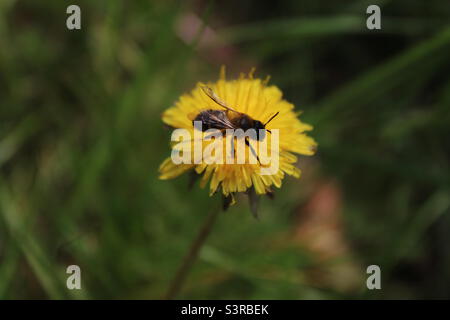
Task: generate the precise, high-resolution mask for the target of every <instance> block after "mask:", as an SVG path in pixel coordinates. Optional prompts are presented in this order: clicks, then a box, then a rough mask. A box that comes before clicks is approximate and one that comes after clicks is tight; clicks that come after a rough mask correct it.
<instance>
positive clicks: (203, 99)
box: [159, 67, 317, 203]
mask: <svg viewBox="0 0 450 320" xmlns="http://www.w3.org/2000/svg"><path fill="white" fill-rule="evenodd" d="M267 82H268V78H267V79H266V80H261V79H256V78H254V77H253V70H252V71H251V72H250V73H249V75H248V76H245V75H243V74H241V76H240V78H239V79H236V80H231V81H227V80H226V79H225V69H224V68H223V67H222V69H221V73H220V79H219V80H218V81H217V82H215V83H207V84H206V85H205V84H203V83H198V84H197V85H196V87H195V88H194V89H193V90H192V91H191V92H190V93H188V94H184V95H182V96H181V97H180V99H179V100H178V101H177V102H176V103H175V105H174V106H173V107H171V108H169V109H167V110H166V111H165V112H164V113H163V115H162V120H163V122H164V123H166V124H168V125H169V126H171V127H173V128H180V129H186V130H188V131H189V132H190V133H191V134H194V133H195V131H196V130H198V129H195V128H194V125H193V121H192V120H193V118H192V115H198V114H199V113H201V112H202V111H205V110H222V111H224V112H225V113H224V114H226V115H227V117H228V118H230V119H233V117H236V114H237V113H242V114H245V115H248V116H249V117H250V118H251V119H255V120H258V121H261V123H265V122H266V121H267V120H268V119H270V118H271V117H273V116H274V114H276V113H277V112H278V114H277V116H276V117H274V118H273V120H271V121H270V122H269V123H267V125H266V126H265V129H267V131H269V132H271V131H273V130H274V129H275V130H276V129H278V132H279V134H278V138H279V143H278V150H274V149H273V148H271V142H270V140H271V139H270V138H269V137H268V136H269V135H265V137H264V138H263V139H261V140H268V141H267V142H268V154H270V153H271V152H277V155H278V156H279V166H278V170H277V171H276V172H273V173H272V174H261V168H262V167H263V166H264V164H262V163H261V162H263V161H262V160H263V159H261V162H259V158H258V162H256V163H249V162H250V161H246V162H245V163H232V164H230V163H226V162H225V161H222V163H221V161H217V162H215V163H214V162H213V163H211V161H207V159H202V160H201V161H200V162H199V163H179V164H176V163H174V161H173V160H172V158H171V157H169V158H167V159H166V160H165V161H164V162H163V163H162V164H161V166H160V168H159V171H160V179H163V180H165V179H172V178H175V177H177V176H179V175H181V174H182V173H184V172H186V171H188V170H195V172H196V173H197V174H198V175H201V181H200V186H201V187H204V186H205V185H207V184H208V182H209V188H210V195H212V194H214V193H216V192H217V191H221V192H222V193H223V195H224V196H225V197H231V198H232V199H231V201H232V203H234V197H233V195H234V194H235V193H238V192H246V191H252V192H253V190H254V192H255V193H256V194H258V195H262V194H266V193H271V192H272V186H275V187H277V188H280V187H281V183H282V180H283V178H284V177H285V175H286V174H287V175H290V176H293V177H296V178H299V177H300V169H298V168H297V167H296V166H295V163H296V162H297V156H296V155H295V154H300V155H313V154H314V152H315V150H316V146H317V144H316V142H315V141H314V140H313V139H312V138H311V137H309V136H308V135H307V134H306V133H305V132H306V131H309V130H312V126H310V125H308V124H306V123H303V122H301V121H300V119H299V118H298V115H299V113H296V112H294V105H293V104H291V103H289V102H287V101H286V100H283V98H282V92H281V91H280V89H278V88H277V87H276V86H273V85H271V86H268V85H267ZM205 86H207V87H208V88H211V89H212V92H215V93H216V95H217V97H218V98H219V97H220V100H221V101H224V103H226V105H228V106H230V107H231V108H232V109H233V110H235V111H237V112H230V111H229V110H225V109H224V108H223V107H222V106H221V105H219V104H218V103H215V102H214V101H213V100H211V99H210V97H208V95H207V94H205V92H204V90H202V89H204V88H205ZM231 121H233V120H231ZM232 139H235V138H234V137H228V136H225V137H224V138H223V143H224V150H227V149H226V147H225V145H226V144H229V143H230V141H231V140H232ZM186 142H188V143H193V139H192V140H190V141H182V142H180V143H175V144H173V145H172V149H173V150H174V149H176V148H179V147H180V144H183V143H186ZM255 142H257V141H250V143H249V144H250V145H251V146H254V148H253V149H254V150H258V148H257V147H256V144H255ZM210 143H212V142H211V141H203V142H202V146H203V148H205V147H206V146H208V145H209V144H210ZM248 147H249V146H248ZM191 150H192V151H191V152H192V157H194V155H193V153H194V151H193V148H191ZM229 156H230V154H225V156H224V157H229ZM235 156H236V155H235ZM255 156H263V155H261V154H258V153H257V152H256V154H255ZM219 157H220V156H219ZM250 157H252V156H251V153H250V152H248V155H246V160H248V159H249V158H250ZM209 160H211V159H209ZM216 160H217V159H216ZM218 160H223V159H218Z"/></svg>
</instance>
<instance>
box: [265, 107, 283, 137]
mask: <svg viewBox="0 0 450 320" xmlns="http://www.w3.org/2000/svg"><path fill="white" fill-rule="evenodd" d="M279 113H280V112H279V111H278V112H277V113H275V114H274V115H273V116H271V117H270V119H269V120H267V122H266V123H264V126H266V125H267V124H268V123H269V122H270V121H272V120H273V119H274V118H275V117H276V116H277V115H278V114H279ZM267 131H269V130H267ZM269 132H270V131H269Z"/></svg>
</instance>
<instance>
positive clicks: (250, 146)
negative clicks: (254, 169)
mask: <svg viewBox="0 0 450 320" xmlns="http://www.w3.org/2000/svg"><path fill="white" fill-rule="evenodd" d="M245 144H246V145H247V146H248V147H249V148H250V150H251V152H252V153H253V155H254V156H255V157H256V160H258V163H259V164H261V161H259V157H258V155H257V154H256V152H255V149H253V147H252V145H251V144H250V141H249V140H248V137H245Z"/></svg>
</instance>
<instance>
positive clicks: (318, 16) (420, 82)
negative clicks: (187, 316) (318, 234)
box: [0, 0, 450, 299]
mask: <svg viewBox="0 0 450 320" xmlns="http://www.w3.org/2000/svg"><path fill="white" fill-rule="evenodd" d="M372 2H373V1H356V0H354V1H343V2H341V1H334V2H333V1H325V0H321V1H294V0H291V1H280V2H273V1H270V2H261V1H246V2H242V1H226V2H219V1H216V2H214V1H209V2H207V1H179V2H178V1H156V0H152V1H128V2H126V1H105V0H102V1H86V0H85V1H73V3H76V4H78V5H79V6H80V7H81V10H82V29H81V30H79V31H69V30H67V28H66V26H65V20H66V18H67V14H66V7H67V6H68V5H69V4H71V3H69V2H64V1H56V0H49V1H31V0H28V1H27V0H23V1H22V0H3V1H1V2H0V298H2V299H14V298H60V299H61V298H106V299H107V298H124V299H133V298H141V299H155V298H160V297H162V295H163V293H164V291H165V290H166V289H167V287H168V285H169V283H170V280H171V279H172V277H173V275H174V272H175V271H176V269H177V267H178V265H179V263H180V261H181V259H182V257H183V255H184V253H185V252H186V250H187V248H188V247H189V245H190V242H191V241H192V239H193V238H194V236H195V234H196V232H197V230H198V228H199V226H200V225H201V223H202V221H203V220H204V217H205V215H206V214H207V213H208V212H209V210H210V208H212V207H215V206H217V204H218V203H219V201H220V199H219V197H217V196H216V197H211V198H210V197H208V195H207V191H206V190H201V189H200V188H197V187H195V188H193V189H192V190H191V191H188V189H187V181H188V178H187V177H181V178H178V179H176V180H173V181H159V180H158V179H157V176H158V173H157V169H158V166H159V164H160V163H161V161H162V160H163V159H164V158H165V157H167V156H168V155H169V151H170V149H169V144H168V141H169V139H170V131H169V130H167V129H166V128H164V126H163V125H162V123H161V120H160V114H161V112H162V111H163V110H164V109H165V108H167V107H169V106H171V105H172V104H173V103H174V101H176V99H177V97H178V96H179V95H181V94H182V93H183V92H185V91H187V90H189V89H190V88H192V87H193V85H194V84H195V83H196V82H197V81H207V80H215V79H216V77H217V74H218V70H219V66H220V64H222V63H224V64H227V66H228V70H229V77H234V76H237V75H238V73H239V72H247V71H248V69H244V70H243V69H242V68H243V66H245V67H247V66H248V65H249V64H250V65H254V66H256V67H257V70H258V71H257V74H258V75H260V76H265V75H266V74H271V76H272V80H271V82H272V83H274V84H276V85H278V86H280V88H281V89H283V91H284V93H285V97H286V99H288V100H289V101H292V102H293V103H295V105H296V106H297V108H298V109H299V110H303V111H304V113H303V115H302V119H303V120H304V121H305V122H309V123H312V124H313V125H314V127H315V128H314V131H313V132H312V136H313V137H314V138H315V139H316V140H317V141H318V143H319V151H318V154H317V155H316V156H314V157H313V158H311V159H305V157H301V159H300V163H299V166H300V168H302V169H303V170H304V177H302V179H300V180H298V181H295V180H294V179H291V178H288V179H286V180H285V181H284V185H283V188H282V189H281V190H280V191H278V192H277V195H276V198H275V200H273V201H269V200H266V199H264V200H263V202H262V208H261V211H262V212H261V219H260V221H257V220H255V219H253V217H252V216H251V215H250V213H249V210H248V207H247V203H246V201H245V200H246V199H245V198H242V199H240V200H241V201H240V203H239V204H238V205H236V206H234V207H232V208H231V209H230V210H229V212H226V213H224V214H223V215H221V217H219V221H218V223H217V225H216V226H215V227H214V232H213V234H212V235H211V237H210V238H209V239H208V242H207V244H206V246H205V247H204V248H203V249H202V251H201V253H200V257H199V260H198V262H197V263H196V265H195V266H194V269H193V270H192V272H191V274H190V277H189V279H188V281H187V283H186V286H185V288H184V290H183V291H182V293H181V295H180V298H214V299H215V298H217V299H224V298H246V299H256V298H260V299H306V298H318V299H331V298H382V299H389V298H449V297H450V247H449V246H450V233H449V232H448V231H449V227H450V214H449V207H450V193H449V191H450V190H449V188H450V171H449V170H450V168H449V160H450V144H449V136H450V78H449V76H448V75H449V72H450V59H449V57H450V55H449V52H450V51H449V50H450V25H449V24H448V23H449V17H450V6H448V4H447V3H446V2H445V1H438V0H432V1H406V0H405V1H395V2H394V1H386V0H385V1H378V4H379V5H380V6H381V8H382V30H376V31H369V30H367V28H366V26H365V19H366V17H367V15H366V13H365V10H366V8H367V6H368V5H369V4H373V3H372ZM187 14H195V15H196V16H197V17H198V18H199V19H200V20H203V21H205V23H206V25H208V27H210V28H211V29H212V30H214V31H215V32H216V35H217V37H218V38H220V39H221V41H222V42H223V43H224V46H225V47H226V48H228V49H229V48H232V52H233V55H232V56H231V58H228V59H226V58H221V57H220V55H219V56H216V55H215V53H217V52H220V50H221V49H220V48H219V49H218V50H219V51H217V50H216V51H214V50H208V49H202V47H201V45H200V44H201V41H200V39H201V35H202V33H203V32H204V31H205V28H201V29H200V30H199V31H197V35H196V36H194V37H193V38H192V39H191V40H189V41H186V40H185V39H183V38H182V37H180V34H179V32H178V31H177V30H179V28H178V29H177V27H176V26H179V25H180V21H182V17H184V16H186V15H187ZM181 26H182V27H183V25H181ZM185 27H189V26H185ZM224 50H225V49H223V50H222V51H224ZM329 180H331V181H335V183H336V185H337V186H338V187H339V190H340V191H341V194H342V202H343V205H342V209H341V211H342V216H341V218H342V224H343V228H342V230H341V232H342V234H343V237H344V238H345V239H346V241H347V243H348V248H349V249H348V250H349V252H350V253H349V254H347V255H346V256H345V257H344V258H343V259H344V260H345V261H347V262H345V263H348V260H351V261H352V262H351V263H353V264H354V265H355V266H356V268H355V270H356V271H355V272H357V273H359V275H356V278H359V277H360V278H361V279H362V280H361V281H360V282H358V283H357V285H356V286H354V287H352V288H351V289H346V290H343V289H340V287H336V286H334V285H332V284H331V283H328V282H327V281H325V282H324V281H322V282H320V281H318V282H315V281H314V280H311V277H310V273H311V270H317V269H320V268H323V267H324V265H323V264H327V263H328V264H330V263H331V264H339V263H342V259H341V260H339V259H337V260H336V261H332V262H322V260H320V259H319V260H318V259H316V257H315V254H314V252H311V251H310V250H308V249H307V248H306V246H305V245H302V243H298V242H295V241H293V240H292V237H290V236H289V235H290V234H292V233H293V232H295V228H294V227H293V226H294V225H295V224H297V223H298V219H297V218H296V217H297V214H298V212H300V211H302V209H301V208H303V207H304V206H305V205H306V204H307V203H308V200H309V199H310V198H311V196H312V195H313V193H314V190H316V189H317V188H318V186H319V185H320V183H321V182H322V181H329ZM331 250H332V249H331ZM70 264H76V265H79V266H80V267H81V270H82V287H83V289H82V290H78V291H77V290H73V291H70V290H67V289H66V287H65V281H66V277H67V275H66V273H65V270H66V267H67V266H68V265H70ZM369 264H377V265H380V266H381V269H382V290H380V291H368V290H366V289H365V278H366V273H365V268H366V267H367V266H368V265H369ZM331 276H332V277H333V274H332V275H331ZM335 277H340V275H338V274H336V275H335ZM350 278H351V276H350ZM344 280H345V279H344ZM349 281H350V280H349Z"/></svg>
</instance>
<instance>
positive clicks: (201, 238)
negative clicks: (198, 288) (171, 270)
mask: <svg viewBox="0 0 450 320" xmlns="http://www.w3.org/2000/svg"><path fill="white" fill-rule="evenodd" d="M219 212H220V209H215V210H213V211H212V212H211V213H210V214H209V215H208V216H207V218H206V220H205V221H204V222H203V225H202V227H201V229H200V231H199V232H198V234H197V237H196V238H195V239H194V241H193V242H192V244H191V247H190V248H189V251H188V253H187V254H186V255H185V257H184V259H183V261H182V263H181V265H180V267H179V268H178V270H177V273H176V275H175V277H174V278H173V280H172V282H171V284H170V287H169V290H168V291H167V293H166V295H165V299H167V300H172V299H174V298H175V297H176V296H177V295H178V293H179V292H180V290H181V288H182V286H183V284H184V282H185V280H186V276H187V275H188V273H189V271H190V269H191V267H192V265H193V264H194V262H195V260H196V258H197V256H198V253H199V251H200V249H201V248H202V246H203V245H204V244H205V241H206V239H207V238H208V236H209V235H210V233H211V231H212V227H213V225H214V222H215V221H216V219H217V217H218V215H219Z"/></svg>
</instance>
